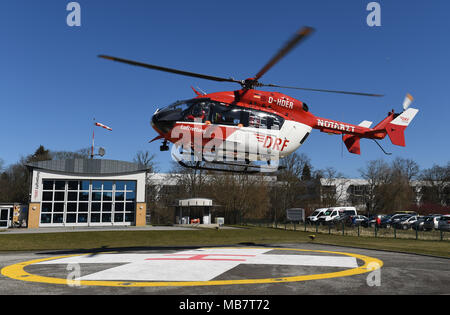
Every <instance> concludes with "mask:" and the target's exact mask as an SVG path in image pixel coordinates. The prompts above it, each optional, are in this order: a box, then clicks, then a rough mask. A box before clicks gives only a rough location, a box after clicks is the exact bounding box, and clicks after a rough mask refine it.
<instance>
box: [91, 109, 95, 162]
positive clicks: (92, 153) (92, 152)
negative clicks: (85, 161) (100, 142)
mask: <svg viewBox="0 0 450 315" xmlns="http://www.w3.org/2000/svg"><path fill="white" fill-rule="evenodd" d="M94 136H95V117H94V124H93V126H92V148H91V160H92V159H94Z"/></svg>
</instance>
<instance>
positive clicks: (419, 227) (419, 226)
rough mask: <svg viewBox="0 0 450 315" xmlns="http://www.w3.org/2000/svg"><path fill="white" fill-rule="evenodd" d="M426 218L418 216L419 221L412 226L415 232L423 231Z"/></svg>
mask: <svg viewBox="0 0 450 315" xmlns="http://www.w3.org/2000/svg"><path fill="white" fill-rule="evenodd" d="M425 218H426V217H425V216H418V217H417V220H416V221H415V222H414V223H413V224H411V228H412V229H413V230H418V231H423V223H424V222H425Z"/></svg>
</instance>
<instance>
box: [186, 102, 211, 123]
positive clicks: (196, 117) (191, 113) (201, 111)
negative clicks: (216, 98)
mask: <svg viewBox="0 0 450 315" xmlns="http://www.w3.org/2000/svg"><path fill="white" fill-rule="evenodd" d="M209 112H210V102H207V101H203V102H196V103H193V105H192V106H191V107H189V108H188V109H187V110H186V111H185V112H184V118H185V120H187V121H201V122H205V121H206V120H209Z"/></svg>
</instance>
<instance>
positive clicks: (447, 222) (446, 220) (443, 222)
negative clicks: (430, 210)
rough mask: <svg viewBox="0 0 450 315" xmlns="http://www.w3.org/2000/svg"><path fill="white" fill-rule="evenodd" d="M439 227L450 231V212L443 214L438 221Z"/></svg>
mask: <svg viewBox="0 0 450 315" xmlns="http://www.w3.org/2000/svg"><path fill="white" fill-rule="evenodd" d="M438 229H439V230H441V231H448V232H450V214H447V215H443V216H442V217H441V218H440V219H439V222H438Z"/></svg>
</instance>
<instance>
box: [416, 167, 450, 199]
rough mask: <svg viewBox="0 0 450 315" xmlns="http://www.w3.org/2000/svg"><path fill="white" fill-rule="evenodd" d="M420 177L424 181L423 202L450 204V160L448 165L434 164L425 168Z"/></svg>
mask: <svg viewBox="0 0 450 315" xmlns="http://www.w3.org/2000/svg"><path fill="white" fill-rule="evenodd" d="M420 179H421V180H422V181H423V182H424V185H423V186H422V195H423V197H422V199H423V202H428V203H436V204H440V205H443V206H448V205H450V203H449V202H450V200H449V199H450V197H449V195H450V162H448V163H447V165H446V166H439V165H433V167H431V168H429V169H425V170H424V171H423V172H422V174H421V176H420Z"/></svg>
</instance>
